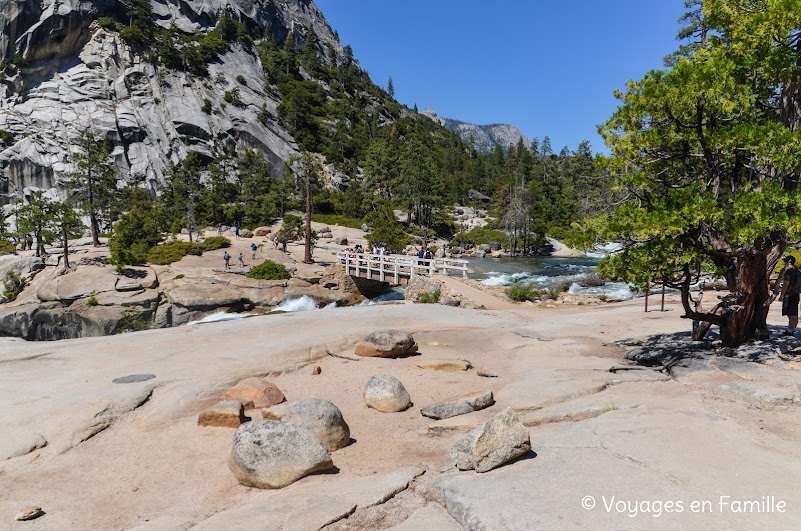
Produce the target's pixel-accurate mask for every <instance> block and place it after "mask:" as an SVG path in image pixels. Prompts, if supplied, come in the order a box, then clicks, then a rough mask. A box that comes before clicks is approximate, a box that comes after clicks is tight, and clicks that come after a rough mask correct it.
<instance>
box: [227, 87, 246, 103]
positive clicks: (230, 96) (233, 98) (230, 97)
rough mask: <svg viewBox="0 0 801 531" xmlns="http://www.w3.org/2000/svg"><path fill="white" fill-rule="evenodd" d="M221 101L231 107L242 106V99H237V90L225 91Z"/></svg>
mask: <svg viewBox="0 0 801 531" xmlns="http://www.w3.org/2000/svg"><path fill="white" fill-rule="evenodd" d="M223 99H224V100H225V102H226V103H230V104H231V105H236V106H237V107H238V106H239V105H241V104H242V99H241V98H240V97H239V89H238V88H235V89H231V90H226V91H225V94H223Z"/></svg>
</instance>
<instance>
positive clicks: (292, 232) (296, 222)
mask: <svg viewBox="0 0 801 531" xmlns="http://www.w3.org/2000/svg"><path fill="white" fill-rule="evenodd" d="M283 222H284V224H283V225H282V226H281V228H280V229H279V230H278V234H277V236H278V238H279V239H280V240H286V241H290V242H291V241H297V240H302V239H303V238H304V234H303V230H304V226H303V220H302V219H301V218H300V217H298V216H296V215H294V214H285V215H284V218H283Z"/></svg>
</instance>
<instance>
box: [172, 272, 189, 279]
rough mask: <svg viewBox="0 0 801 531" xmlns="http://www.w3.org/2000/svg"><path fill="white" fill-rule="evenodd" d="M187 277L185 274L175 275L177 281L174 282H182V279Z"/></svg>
mask: <svg viewBox="0 0 801 531" xmlns="http://www.w3.org/2000/svg"><path fill="white" fill-rule="evenodd" d="M185 276H186V275H184V274H183V273H180V274H178V275H175V279H174V280H181V279H182V278H184V277H185Z"/></svg>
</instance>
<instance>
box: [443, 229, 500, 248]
mask: <svg viewBox="0 0 801 531" xmlns="http://www.w3.org/2000/svg"><path fill="white" fill-rule="evenodd" d="M490 242H500V243H501V245H503V246H504V247H508V246H509V238H508V237H507V236H506V234H505V233H504V232H502V231H499V230H493V229H488V228H486V227H474V228H472V229H470V230H469V231H467V232H461V233H459V234H457V235H456V236H454V237H453V240H451V246H455V247H461V246H463V245H464V244H466V243H472V244H474V245H482V244H484V243H490Z"/></svg>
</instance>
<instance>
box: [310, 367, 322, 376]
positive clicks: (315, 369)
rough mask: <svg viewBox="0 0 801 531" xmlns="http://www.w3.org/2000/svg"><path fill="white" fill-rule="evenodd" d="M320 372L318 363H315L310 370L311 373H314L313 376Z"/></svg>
mask: <svg viewBox="0 0 801 531" xmlns="http://www.w3.org/2000/svg"><path fill="white" fill-rule="evenodd" d="M321 372H323V370H322V369H321V368H320V366H319V365H315V366H314V368H313V369H312V371H311V373H312V375H314V376H316V375H318V374H320V373H321Z"/></svg>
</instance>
